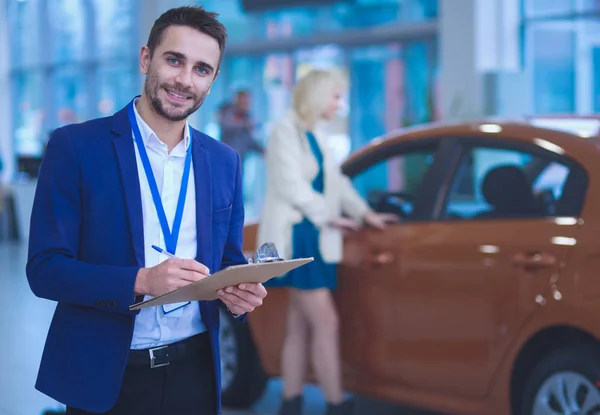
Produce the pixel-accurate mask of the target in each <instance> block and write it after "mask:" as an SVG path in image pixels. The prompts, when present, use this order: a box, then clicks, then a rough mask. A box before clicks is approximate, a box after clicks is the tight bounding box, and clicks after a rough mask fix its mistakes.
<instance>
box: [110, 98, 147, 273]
mask: <svg viewBox="0 0 600 415" xmlns="http://www.w3.org/2000/svg"><path fill="white" fill-rule="evenodd" d="M112 131H113V133H114V134H116V137H115V139H114V140H113V145H114V147H115V152H116V154H117V161H118V163H119V169H120V170H121V182H122V184H123V193H124V196H125V204H126V207H127V216H128V218H129V228H130V229H129V230H130V232H131V238H132V244H133V251H134V253H135V259H136V262H137V264H138V266H140V267H143V266H145V256H144V223H143V212H142V193H141V190H140V182H139V176H138V170H137V162H136V158H135V148H134V144H133V136H132V133H131V124H130V123H129V117H128V115H127V107H125V108H124V109H122V110H121V111H119V112H118V113H116V114H115V115H114V117H113V130H112Z"/></svg>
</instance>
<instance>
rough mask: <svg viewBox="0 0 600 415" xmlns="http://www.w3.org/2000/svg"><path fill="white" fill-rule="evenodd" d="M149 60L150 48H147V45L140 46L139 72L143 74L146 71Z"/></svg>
mask: <svg viewBox="0 0 600 415" xmlns="http://www.w3.org/2000/svg"><path fill="white" fill-rule="evenodd" d="M150 60H151V57H150V49H148V46H142V49H141V50H140V72H141V73H143V74H144V75H146V74H147V73H148V69H149V68H150Z"/></svg>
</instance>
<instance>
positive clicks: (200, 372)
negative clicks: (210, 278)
mask: <svg viewBox="0 0 600 415" xmlns="http://www.w3.org/2000/svg"><path fill="white" fill-rule="evenodd" d="M225 40H226V31H225V28H224V27H223V25H222V24H221V23H219V22H218V21H217V19H216V15H215V14H213V13H208V12H206V11H205V10H203V9H202V8H200V7H183V8H178V9H172V10H169V11H167V12H165V13H164V14H163V15H162V16H160V17H159V19H158V20H157V21H156V22H155V24H154V26H153V28H152V31H151V33H150V36H149V39H148V43H147V45H146V46H144V47H143V48H142V50H141V54H140V70H141V72H142V73H143V74H145V75H146V79H145V85H144V90H143V93H142V94H141V96H139V97H135V98H133V99H132V101H131V102H130V103H129V105H127V107H125V108H124V109H122V110H121V111H119V112H118V113H116V114H115V115H113V116H112V117H108V118H102V119H96V120H92V121H89V122H86V123H83V124H78V125H70V126H66V127H63V128H59V129H57V130H56V131H55V132H54V133H53V135H52V137H51V139H50V140H49V143H48V147H47V151H46V154H45V156H44V160H43V163H42V167H41V171H40V177H39V181H38V186H37V191H36V196H35V202H34V208H33V213H32V218H31V230H30V242H29V243H30V245H29V258H28V263H27V278H28V280H29V284H30V287H31V289H32V291H33V292H34V293H35V294H36V295H37V296H39V297H42V298H46V299H49V300H53V301H56V302H57V307H56V311H55V315H54V319H53V321H52V325H51V327H50V331H49V333H48V338H47V341H46V347H45V349H44V354H43V357H42V362H41V366H40V371H39V374H38V380H37V383H36V388H37V389H38V390H40V391H41V392H43V393H45V394H47V395H49V396H51V397H53V398H54V399H56V400H58V401H60V402H63V403H64V404H66V405H67V414H72V415H81V414H90V413H105V414H111V415H121V414H122V415H136V414H140V415H141V414H143V415H152V414H157V415H158V414H177V415H186V414H190V415H191V414H196V415H204V414H206V415H214V414H216V413H219V412H220V411H221V403H220V367H219V366H220V359H219V339H218V333H219V327H218V326H219V312H218V308H219V307H220V306H221V307H225V308H226V309H227V310H228V311H229V312H230V313H231V314H233V315H234V316H235V317H236V318H239V319H241V320H243V319H244V318H245V315H246V313H247V312H251V311H253V310H254V308H255V307H257V306H259V305H260V304H261V303H262V299H263V298H264V297H265V295H266V290H265V288H264V287H263V286H262V285H260V284H246V285H244V286H239V287H228V288H226V289H225V290H224V292H220V293H219V297H220V298H219V299H218V300H215V301H209V302H192V303H180V304H173V305H169V306H161V307H149V308H145V309H142V311H140V312H130V311H129V305H131V304H132V303H134V302H137V301H142V300H144V299H147V298H150V297H154V296H158V295H161V294H164V293H166V292H169V291H171V290H174V289H177V288H179V287H182V286H185V285H187V284H190V283H193V282H195V281H198V280H200V279H202V278H205V277H206V276H207V275H209V274H210V273H211V272H216V271H218V270H220V269H222V268H225V267H228V266H231V265H235V264H242V263H246V259H245V257H244V255H243V253H242V250H241V245H242V231H243V224H244V207H243V202H242V188H241V167H240V157H239V155H238V154H237V153H236V152H235V151H233V150H232V149H231V148H229V147H227V146H226V145H224V144H222V143H220V142H218V141H215V140H213V139H212V138H210V137H208V136H206V135H205V134H203V133H201V132H199V131H196V130H194V129H193V128H191V127H190V126H189V125H188V123H187V118H188V116H189V115H190V114H192V113H194V112H195V111H196V110H198V108H200V106H201V105H202V103H203V101H204V99H205V98H206V96H207V95H208V94H209V92H210V88H211V86H212V84H213V82H214V81H215V79H216V77H217V74H218V72H219V65H220V62H221V58H222V55H223V50H224V48H225ZM153 246H156V247H158V248H159V249H156V248H153ZM161 248H162V249H163V250H165V251H167V252H168V253H170V254H172V255H168V257H167V255H165V254H163V253H160V252H159V250H160V249H161ZM173 256H174V257H173Z"/></svg>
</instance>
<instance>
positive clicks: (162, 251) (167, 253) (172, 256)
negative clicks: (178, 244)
mask: <svg viewBox="0 0 600 415" xmlns="http://www.w3.org/2000/svg"><path fill="white" fill-rule="evenodd" d="M152 248H154V249H155V250H157V251H158V252H160V253H161V254H163V255H164V256H166V257H169V258H172V259H179V258H177V257H176V256H175V255H173V254H172V253H170V252H169V251H165V250H164V249H162V248H159V247H158V246H156V245H152Z"/></svg>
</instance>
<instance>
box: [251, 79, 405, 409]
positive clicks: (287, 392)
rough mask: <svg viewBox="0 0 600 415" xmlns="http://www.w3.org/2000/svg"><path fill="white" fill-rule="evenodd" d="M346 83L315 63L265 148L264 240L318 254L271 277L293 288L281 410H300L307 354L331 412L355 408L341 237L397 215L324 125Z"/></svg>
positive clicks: (285, 249) (289, 250) (285, 251)
mask: <svg viewBox="0 0 600 415" xmlns="http://www.w3.org/2000/svg"><path fill="white" fill-rule="evenodd" d="M345 88H346V86H345V82H344V79H343V78H342V77H341V76H340V75H339V74H337V73H336V72H333V71H325V70H315V71H312V72H310V73H309V74H307V75H306V76H305V77H303V78H302V79H301V80H300V81H299V82H298V84H297V85H296V87H295V89H294V94H293V104H292V109H291V110H290V111H289V112H288V114H286V115H285V116H284V117H283V118H282V119H281V120H279V121H278V122H277V123H276V124H275V125H274V127H273V129H272V133H271V136H270V137H269V140H268V144H267V149H266V165H267V177H268V179H267V190H266V198H265V207H264V211H263V218H262V221H261V225H260V228H259V234H258V239H259V241H258V242H259V243H263V242H266V241H272V242H274V243H275V244H276V246H277V248H278V250H279V253H280V255H281V256H282V257H284V258H300V257H314V258H315V260H314V262H312V263H310V264H308V265H306V266H304V267H301V268H299V269H297V270H294V271H292V272H290V273H288V274H286V275H285V276H283V277H281V278H278V279H276V280H272V281H271V282H270V283H269V284H267V286H286V287H290V289H291V290H290V291H291V296H290V306H289V310H288V317H287V332H286V338H285V342H284V347H283V355H282V360H281V361H282V376H283V400H284V401H283V404H282V407H281V410H280V414H281V415H300V413H301V410H302V391H303V387H304V378H305V373H306V367H307V364H308V355H310V356H311V360H312V367H313V370H314V373H315V375H316V377H317V380H318V381H319V383H320V385H321V387H322V389H323V393H324V395H325V398H326V400H327V404H328V405H327V414H328V415H338V414H350V413H351V402H350V401H344V398H343V390H342V385H341V370H340V352H339V346H338V315H337V311H336V308H335V305H334V301H333V298H332V295H331V291H332V290H334V289H335V288H336V285H337V280H336V278H337V275H336V264H337V263H339V262H340V260H341V259H342V236H343V232H344V231H347V230H356V229H358V228H359V226H360V224H361V223H363V222H364V223H366V224H368V225H370V226H374V227H377V228H383V227H385V224H386V222H387V221H390V220H395V217H393V216H390V215H380V214H377V213H375V212H373V211H372V210H371V209H370V208H369V207H368V205H367V204H366V203H365V202H364V200H363V199H362V198H361V197H360V196H359V195H358V194H357V192H356V191H355V190H354V188H353V187H352V184H351V182H350V180H349V179H348V178H347V177H346V176H344V175H342V173H341V171H340V169H339V167H338V165H337V163H336V160H335V159H334V158H333V157H332V155H331V154H330V153H329V152H328V147H327V142H326V137H325V136H324V135H323V133H322V132H320V131H319V130H320V128H319V127H320V125H321V124H323V123H324V122H327V121H329V120H331V119H332V118H333V117H334V116H335V114H336V112H337V110H338V107H339V101H340V98H341V95H342V93H343V92H344V90H345ZM344 214H345V215H346V216H348V217H344V216H342V215H344Z"/></svg>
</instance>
